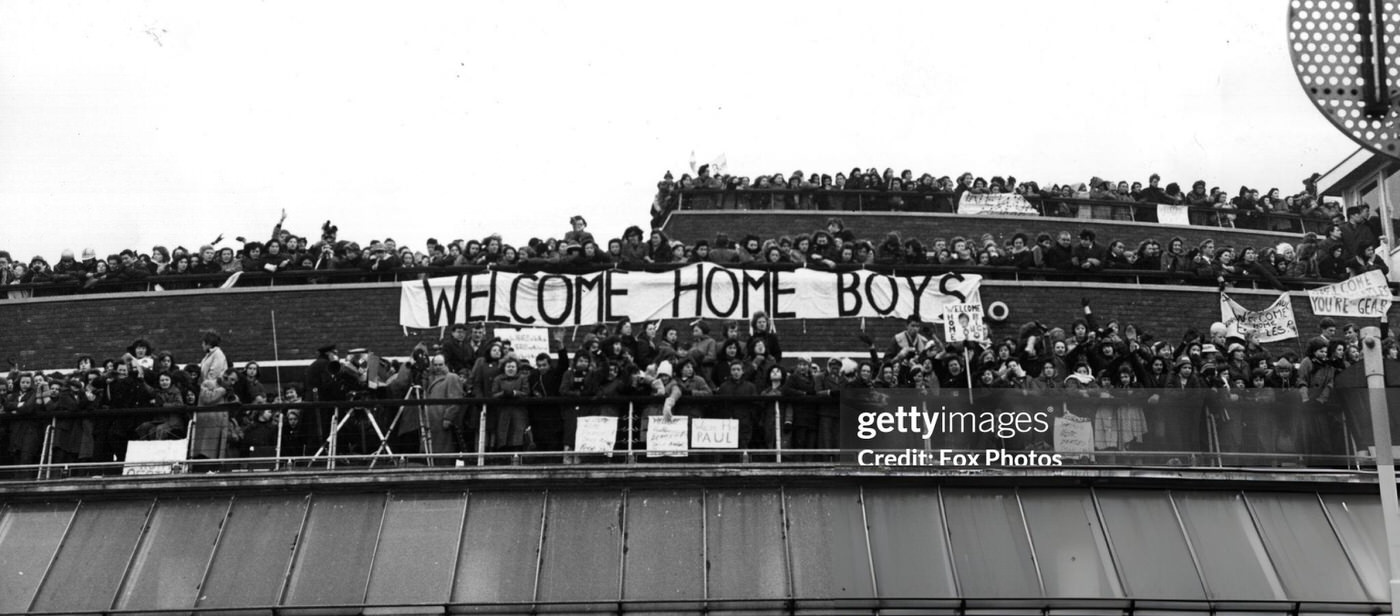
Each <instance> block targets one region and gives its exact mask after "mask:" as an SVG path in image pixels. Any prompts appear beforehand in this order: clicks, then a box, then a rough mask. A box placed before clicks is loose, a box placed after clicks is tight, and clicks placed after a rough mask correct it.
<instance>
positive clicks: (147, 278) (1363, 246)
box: [0, 170, 1388, 298]
mask: <svg viewBox="0 0 1400 616" xmlns="http://www.w3.org/2000/svg"><path fill="white" fill-rule="evenodd" d="M872 171H873V170H872ZM891 173H892V172H890V171H889V170H886V175H889V174H891ZM868 174H869V172H867V175H865V176H862V177H863V178H865V179H862V180H861V185H862V186H864V185H865V183H866V182H868V181H870V179H871V178H882V177H884V176H873V175H868ZM905 174H906V175H907V174H908V172H907V171H906V172H905ZM703 175H704V174H702V176H703ZM928 178H929V176H925V179H928ZM894 179H896V180H897V179H898V178H894ZM962 179H963V180H966V179H968V178H967V177H966V176H964V177H963V178H962ZM997 179H999V178H997ZM706 181H707V182H715V181H718V180H716V179H714V178H708V177H707V178H706ZM1151 182H1152V185H1151V186H1149V187H1148V188H1146V189H1143V191H1142V192H1141V194H1142V195H1147V196H1148V197H1151V198H1155V197H1152V195H1155V194H1157V192H1155V191H1157V188H1156V181H1155V179H1154V180H1152V181H1151ZM683 183H684V182H682V184H683ZM923 183H924V182H922V181H921V182H920V184H921V185H922V184H923ZM1120 184H1121V183H1120ZM679 186H680V184H677V187H679ZM977 186H979V184H978V183H976V182H975V181H974V182H973V183H972V184H970V185H969V187H968V188H967V190H968V191H974V190H982V189H981V188H978V187H977ZM990 186H991V187H992V188H991V190H997V189H999V188H1000V187H1003V186H1006V187H1014V188H1016V189H1024V190H1030V188H1028V187H1033V186H1034V183H1027V184H1017V183H1016V182H1015V180H1014V179H1011V180H1008V181H1003V182H994V183H992V184H991V185H990ZM668 190H670V189H668ZM677 190H679V188H675V189H674V190H671V192H669V193H667V194H678V193H676V192H675V191H677ZM1129 190H1130V191H1131V187H1129ZM663 192H665V191H663ZM1242 192H1249V193H1250V194H1252V191H1242ZM1271 192H1276V191H1271ZM930 194H934V193H930ZM939 194H942V193H939ZM949 194H954V193H949ZM1168 194H1169V193H1168ZM945 196H946V195H945ZM940 198H941V197H940ZM1271 199H1272V197H1270V195H1268V194H1266V195H1264V196H1263V197H1261V198H1260V199H1259V200H1257V201H1255V200H1252V198H1251V197H1249V196H1248V195H1247V194H1246V195H1242V196H1241V197H1238V198H1236V200H1239V201H1240V203H1239V204H1237V205H1234V206H1231V207H1234V208H1236V209H1237V210H1238V211H1239V214H1238V215H1239V216H1247V214H1246V213H1247V212H1250V211H1269V210H1270V208H1272V207H1274V206H1273V205H1269V204H1270V203H1272V201H1271ZM1328 207H1329V208H1330V207H1331V206H1328ZM838 209H839V208H838ZM1314 213H1315V212H1314ZM1232 215H1233V214H1232ZM285 219H286V215H285V212H284V214H283V219H282V220H280V221H278V223H277V224H276V225H274V226H273V229H272V232H271V234H270V236H269V237H268V238H266V239H265V240H245V239H244V238H242V237H239V238H236V239H237V241H239V242H241V245H240V246H239V247H237V248H235V247H233V246H231V245H227V244H225V245H222V246H220V243H221V242H222V240H223V238H222V236H221V237H220V238H217V239H216V240H215V241H214V242H211V243H210V244H205V245H202V246H199V247H198V248H197V249H195V250H190V249H187V248H185V247H184V246H177V247H175V248H173V249H168V248H166V247H165V246H154V247H153V248H152V249H151V250H150V251H149V252H138V251H136V250H132V249H126V250H122V251H120V252H118V253H116V254H111V255H107V256H106V257H105V258H99V257H98V255H97V253H96V251H94V250H93V249H91V248H89V249H85V250H84V251H83V252H82V254H81V258H78V256H75V253H74V252H73V251H71V250H64V251H63V252H62V254H61V255H60V257H59V258H58V260H57V261H55V262H53V263H52V264H51V263H50V262H49V261H48V260H47V259H45V258H44V257H43V256H34V257H33V258H31V259H29V260H28V261H27V262H26V261H24V260H17V259H14V258H13V257H12V255H11V254H10V253H9V252H7V251H4V250H0V286H3V285H14V284H24V285H27V286H26V287H25V288H22V289H15V290H11V291H9V292H8V293H6V294H5V296H8V297H12V298H13V297H25V296H29V295H32V294H33V293H34V291H35V290H36V289H37V290H39V291H40V292H41V294H42V293H43V292H44V291H43V289H44V287H43V286H42V285H45V284H47V283H67V287H69V288H76V289H77V290H79V291H89V292H101V291H109V290H136V289H135V288H134V287H133V284H135V285H138V286H140V287H141V288H142V289H145V288H155V286H156V285H157V284H158V286H159V289H166V290H173V289H185V288H195V287H217V286H220V285H226V284H235V283H236V281H235V280H230V279H229V277H230V276H232V275H234V274H243V273H267V274H272V275H276V274H279V273H292V274H289V275H288V278H289V279H290V278H292V277H293V276H295V280H296V281H298V282H307V283H319V282H335V281H349V282H360V281H366V280H394V279H395V276H394V275H395V274H398V273H402V270H412V272H414V273H416V274H418V275H428V274H429V273H430V272H431V270H432V269H433V268H452V267H468V266H486V267H496V268H507V269H509V268H522V269H530V268H535V269H557V270H561V271H575V270H596V269H601V268H611V267H620V268H640V267H648V266H665V265H669V264H678V263H693V262H698V261H709V262H715V263H723V264H738V265H744V264H749V263H758V264H765V265H788V266H796V267H814V268H820V267H828V268H829V267H836V266H842V265H846V266H894V265H939V266H946V267H958V266H983V267H1002V268H1016V269H1021V270H1028V269H1038V270H1047V271H1048V270H1062V271H1077V272H1081V273H1083V272H1097V271H1100V270H1115V269H1123V270H1139V271H1141V270H1149V271H1151V270H1156V271H1166V272H1173V273H1182V274H1189V275H1191V276H1194V277H1206V278H1214V277H1217V276H1221V275H1223V276H1226V277H1229V276H1255V277H1259V278H1263V279H1265V282H1267V283H1272V282H1273V280H1271V278H1321V279H1328V280H1336V279H1341V278H1345V277H1347V276H1349V275H1353V274H1355V273H1357V272H1363V271H1369V270H1372V269H1388V265H1387V264H1386V262H1385V255H1384V254H1382V253H1377V252H1376V250H1375V249H1376V248H1378V247H1379V246H1380V244H1381V242H1380V238H1381V236H1382V231H1381V221H1380V218H1379V216H1378V215H1377V214H1376V213H1375V212H1373V211H1372V209H1371V208H1370V207H1369V206H1367V205H1365V204H1363V205H1358V206H1354V207H1352V208H1348V209H1347V210H1346V211H1345V212H1342V211H1332V210H1331V209H1328V210H1327V211H1326V216H1325V217H1324V218H1323V219H1321V220H1325V221H1326V222H1325V224H1320V225H1318V228H1319V229H1322V230H1323V231H1322V232H1321V233H1315V232H1308V233H1304V234H1300V235H1299V239H1298V240H1296V246H1295V245H1294V243H1290V242H1280V243H1278V244H1277V245H1268V246H1232V245H1229V244H1228V243H1227V242H1225V241H1223V240H1222V241H1219V242H1217V241H1214V240H1207V241H1205V242H1201V243H1198V244H1195V245H1188V244H1186V243H1185V242H1183V241H1180V240H1179V238H1166V237H1164V238H1162V239H1149V240H1146V241H1141V242H1136V243H1134V244H1131V245H1130V244H1128V243H1127V242H1123V241H1120V240H1115V239H1111V238H1110V239H1108V240H1107V241H1100V240H1099V239H1098V238H1097V236H1096V234H1095V232H1094V231H1093V230H1088V229H1086V230H1085V231H1083V232H1081V233H1080V234H1079V235H1080V237H1079V238H1078V239H1079V241H1076V238H1074V237H1073V236H1072V235H1071V234H1069V233H1067V232H1059V233H1053V234H1052V233H1017V234H1014V235H1013V236H1011V237H1009V238H1003V239H1002V240H1001V241H998V240H997V238H995V237H993V236H992V235H991V234H990V233H988V234H983V235H981V236H980V237H961V236H954V237H934V238H916V237H903V236H901V235H900V233H899V232H897V231H891V232H888V233H883V234H882V236H881V235H877V236H870V235H865V236H864V237H862V236H858V235H857V234H856V233H854V232H853V231H852V230H850V229H847V228H846V227H845V225H844V224H843V223H842V221H841V220H840V219H839V218H834V217H833V218H831V219H830V220H828V222H827V224H826V226H825V228H821V229H814V230H811V231H810V232H806V233H793V234H790V235H783V236H780V237H768V238H763V237H758V236H756V235H749V236H745V237H743V238H737V241H736V239H731V238H730V237H729V236H728V235H726V234H723V233H721V234H718V235H717V236H716V237H715V239H714V240H708V239H701V240H696V241H693V242H690V243H686V242H682V241H680V240H675V239H672V238H670V237H667V235H666V233H665V232H664V231H663V230H661V229H660V228H652V229H650V230H649V231H643V229H642V228H641V227H639V226H635V225H634V226H630V227H628V228H627V229H626V230H625V231H624V232H623V233H622V235H621V237H615V238H612V239H608V240H606V241H602V240H599V239H597V238H595V236H594V235H593V233H592V232H590V231H589V230H588V223H587V221H586V220H585V219H584V218H583V217H582V216H574V217H572V218H571V219H570V221H569V223H570V230H569V231H567V232H565V233H564V234H562V236H561V237H558V238H553V237H550V238H543V239H541V238H530V239H529V240H528V241H526V242H524V243H520V244H512V243H507V242H506V241H505V240H504V239H503V238H502V237H501V236H500V235H498V234H492V235H489V236H487V237H485V238H481V239H466V240H463V239H456V240H452V241H438V240H437V239H436V238H429V239H428V240H427V242H426V243H425V244H424V248H423V249H422V250H414V249H413V248H412V247H410V246H406V245H400V244H398V242H396V241H395V240H394V239H393V238H385V239H383V240H380V239H373V240H370V241H369V242H366V243H365V244H364V245H363V246H362V245H361V244H360V243H358V242H355V241H350V240H344V239H340V238H339V229H338V228H337V227H336V226H335V225H334V224H332V223H331V222H330V221H326V222H325V223H324V224H323V225H322V226H321V233H320V234H319V239H317V238H314V237H311V236H301V235H297V234H295V233H292V232H291V231H290V230H288V229H287V228H285V227H284V226H283V222H284V221H285ZM1085 237H1088V239H1089V241H1088V243H1087V244H1086V243H1084V242H1083V239H1084V238H1085ZM317 272H322V273H324V274H323V275H318V274H317ZM335 273H339V274H341V275H333V274H335ZM182 274H192V275H193V274H199V275H204V276H202V277H201V276H194V277H193V278H191V277H186V276H180V275H182ZM347 275H348V276H347ZM152 277H156V278H154V279H153V278H152ZM31 285H40V286H37V287H36V286H31Z"/></svg>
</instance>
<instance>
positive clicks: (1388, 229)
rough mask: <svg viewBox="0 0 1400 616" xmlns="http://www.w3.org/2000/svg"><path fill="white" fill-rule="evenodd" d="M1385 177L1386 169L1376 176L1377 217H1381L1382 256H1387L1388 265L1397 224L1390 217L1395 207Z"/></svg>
mask: <svg viewBox="0 0 1400 616" xmlns="http://www.w3.org/2000/svg"><path fill="white" fill-rule="evenodd" d="M1385 176H1386V172H1385V170H1384V169H1382V170H1381V171H1380V172H1379V173H1377V174H1376V195H1377V198H1378V199H1379V201H1380V203H1377V204H1376V208H1377V209H1376V215H1377V216H1380V217H1381V234H1383V235H1384V236H1385V237H1384V238H1383V239H1384V240H1385V241H1383V242H1381V247H1380V250H1381V251H1383V252H1382V253H1381V254H1383V255H1384V256H1385V258H1386V263H1391V262H1392V261H1391V259H1390V251H1391V250H1392V249H1393V248H1394V246H1395V223H1394V222H1392V221H1391V219H1390V216H1391V212H1392V211H1393V210H1392V208H1393V207H1394V205H1393V204H1392V203H1391V202H1390V193H1389V192H1388V191H1387V190H1386V187H1385Z"/></svg>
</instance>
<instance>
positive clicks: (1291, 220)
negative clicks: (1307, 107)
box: [674, 187, 1331, 233]
mask: <svg viewBox="0 0 1400 616" xmlns="http://www.w3.org/2000/svg"><path fill="white" fill-rule="evenodd" d="M675 194H676V195H677V200H676V204H675V207H674V209H675V210H690V211H695V210H707V209H716V210H717V209H747V210H764V209H799V210H801V209H806V210H808V211H832V212H836V211H856V212H867V211H885V212H889V211H902V212H932V211H936V210H929V209H925V208H923V207H921V206H922V205H924V203H923V202H934V201H935V200H939V203H938V206H939V207H940V208H941V209H943V210H946V213H950V214H952V213H956V212H957V207H958V205H957V200H956V199H957V197H958V195H959V193H954V192H947V191H906V190H872V189H858V190H849V189H841V190H836V189H822V188H811V189H794V188H753V187H749V188H742V189H736V188H684V189H680V188H678V189H676V191H675ZM819 196H820V197H825V198H827V199H830V198H837V199H840V200H841V202H840V205H841V207H833V208H829V209H822V208H819V207H817V206H816V205H815V204H813V206H812V207H810V208H787V207H782V208H778V207H774V205H775V202H774V198H775V197H797V198H798V200H799V202H801V201H802V200H804V199H805V200H807V201H812V200H814V199H815V198H816V197H819ZM1023 196H1024V197H1025V199H1026V201H1028V202H1030V203H1031V204H1032V205H1033V206H1034V207H1035V208H1036V211H1037V212H1038V213H1039V215H1040V216H1044V217H1053V218H1076V217H1077V218H1086V216H1084V215H1083V214H1084V213H1083V212H1080V211H1078V208H1079V207H1080V206H1095V207H1107V208H1110V209H1111V210H1115V211H1118V212H1119V213H1120V214H1123V215H1127V216H1128V218H1127V220H1129V221H1132V220H1139V219H1140V218H1142V217H1141V216H1139V215H1138V214H1137V213H1138V212H1139V211H1140V210H1148V209H1149V208H1150V209H1151V212H1152V214H1151V216H1150V218H1151V219H1152V220H1150V221H1149V222H1156V220H1155V218H1156V207H1157V206H1158V205H1170V204H1158V203H1155V202H1149V201H1122V200H1116V199H1113V200H1110V199H1080V198H1072V197H1056V196H1041V195H1023ZM765 197H766V198H768V200H769V204H768V207H749V206H751V205H752V204H753V199H754V198H759V199H763V198H765ZM895 197H898V198H899V199H900V200H901V202H902V206H898V205H891V202H892V200H893V198H895ZM687 198H689V199H690V200H691V201H692V203H691V206H690V207H687V204H686V200H687ZM697 198H701V199H704V200H702V201H700V202H699V206H698V207H697V206H696V204H695V203H694V202H695V200H696V199H697ZM746 202H747V203H746ZM730 204H733V205H734V207H728V206H729V205H730ZM741 204H743V205H745V207H739V206H740V205H741ZM1180 205H1185V204H1180ZM1050 206H1054V209H1053V210H1052V212H1051V213H1047V211H1046V210H1047V207H1050ZM1062 206H1067V207H1062ZM1187 208H1188V210H1187V211H1188V212H1190V213H1191V214H1193V215H1195V216H1196V217H1198V218H1194V219H1193V220H1200V221H1202V222H1201V223H1199V224H1198V223H1196V222H1193V223H1192V226H1220V225H1218V224H1212V223H1210V222H1209V221H1210V220H1212V218H1211V217H1215V216H1218V215H1222V214H1233V215H1235V216H1237V217H1247V216H1253V217H1257V218H1258V219H1259V222H1260V228H1258V229H1252V230H1255V231H1271V230H1276V231H1288V232H1296V233H1304V232H1307V231H1313V232H1319V233H1321V232H1325V231H1326V227H1327V225H1329V224H1331V220H1329V219H1327V218H1322V217H1318V216H1309V215H1307V214H1303V213H1299V212H1282V211H1277V210H1241V209H1236V208H1233V207H1232V208H1215V207H1211V206H1194V205H1190V206H1187ZM1091 213H1092V211H1091ZM1087 218H1093V219H1099V220H1117V219H1115V218H1111V217H1110V218H1100V217H1097V216H1092V215H1091V216H1088V217H1087ZM1227 228H1229V227H1227ZM1235 228H1242V227H1235Z"/></svg>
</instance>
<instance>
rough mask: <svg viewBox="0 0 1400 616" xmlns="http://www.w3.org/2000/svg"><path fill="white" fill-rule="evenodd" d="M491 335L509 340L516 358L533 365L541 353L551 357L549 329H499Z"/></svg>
mask: <svg viewBox="0 0 1400 616" xmlns="http://www.w3.org/2000/svg"><path fill="white" fill-rule="evenodd" d="M491 333H492V334H493V335H495V336H496V337H498V338H501V339H502V340H509V341H510V348H511V349H513V350H514V351H515V356H516V357H519V358H520V359H523V360H525V361H528V362H530V364H531V365H533V364H534V363H535V358H536V357H539V356H540V353H544V354H545V355H549V328H547V327H497V328H496V329H495V330H494V331H492V332H491Z"/></svg>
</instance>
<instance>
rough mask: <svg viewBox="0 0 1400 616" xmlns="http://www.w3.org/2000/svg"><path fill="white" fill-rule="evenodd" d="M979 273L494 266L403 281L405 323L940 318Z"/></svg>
mask: <svg viewBox="0 0 1400 616" xmlns="http://www.w3.org/2000/svg"><path fill="white" fill-rule="evenodd" d="M981 283H982V277H981V276H975V275H966V274H958V273H948V274H920V275H912V276H902V275H891V274H881V273H876V272H870V271H864V270H860V271H852V272H824V271H817V270H810V269H798V270H791V271H769V270H756V269H754V270H748V269H729V268H726V267H722V266H719V265H715V264H713V263H696V264H692V265H686V266H684V267H681V268H678V269H675V270H672V271H669V272H627V271H621V270H610V271H606V272H596V273H590V274H546V273H514V272H500V271H487V272H477V273H471V274H461V275H457V276H448V277H441V278H429V279H426V280H414V281H409V282H404V283H403V287H402V291H401V293H400V296H399V324H400V325H402V326H404V327H413V328H423V329H427V328H438V327H447V326H448V325H451V324H453V323H467V322H472V321H491V322H497V323H513V324H518V325H537V326H538V325H587V324H593V323H606V322H612V321H617V320H618V319H620V318H622V317H627V318H629V319H631V320H633V321H649V320H655V319H694V318H700V317H704V318H711V319H747V318H749V317H750V316H751V315H753V314H754V313H755V312H759V311H763V312H765V313H767V314H768V315H769V317H770V318H774V319H832V318H841V317H904V316H907V315H910V314H921V315H939V316H941V315H942V314H943V310H944V307H945V306H948V305H953V304H969V303H971V304H978V303H981V296H980V295H979V293H978V291H979V287H980V286H981Z"/></svg>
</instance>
